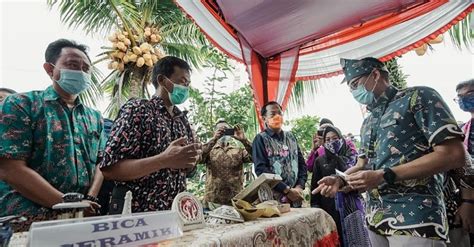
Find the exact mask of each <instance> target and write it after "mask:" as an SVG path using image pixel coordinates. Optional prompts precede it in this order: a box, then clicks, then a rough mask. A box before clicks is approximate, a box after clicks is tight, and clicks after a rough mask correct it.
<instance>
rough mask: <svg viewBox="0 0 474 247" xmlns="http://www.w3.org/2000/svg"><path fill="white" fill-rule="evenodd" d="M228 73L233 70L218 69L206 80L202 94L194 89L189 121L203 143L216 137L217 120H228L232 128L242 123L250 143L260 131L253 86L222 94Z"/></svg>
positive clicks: (191, 95) (191, 97)
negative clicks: (214, 135) (194, 126)
mask: <svg viewBox="0 0 474 247" xmlns="http://www.w3.org/2000/svg"><path fill="white" fill-rule="evenodd" d="M229 72H230V69H227V70H218V69H216V70H214V73H213V75H211V76H210V77H208V78H207V79H206V80H205V83H204V85H205V88H204V90H203V91H199V90H197V89H192V90H191V93H190V97H189V98H190V103H191V105H190V119H191V122H192V123H195V125H196V132H197V135H198V136H199V138H200V140H201V141H203V142H206V141H207V140H209V139H210V138H211V137H212V136H213V134H214V126H215V124H216V122H217V120H218V119H225V120H226V121H227V122H228V123H229V124H230V125H237V124H240V125H241V126H242V127H243V128H244V130H245V133H246V136H247V138H249V140H252V139H253V137H254V136H255V135H256V133H257V131H258V130H259V129H258V128H259V127H258V120H257V115H256V111H255V107H254V104H253V95H252V90H251V88H250V86H249V85H246V86H244V87H241V88H240V89H238V90H235V91H233V92H231V93H229V94H225V93H222V86H223V83H222V82H223V80H224V79H225V78H226V74H227V73H229Z"/></svg>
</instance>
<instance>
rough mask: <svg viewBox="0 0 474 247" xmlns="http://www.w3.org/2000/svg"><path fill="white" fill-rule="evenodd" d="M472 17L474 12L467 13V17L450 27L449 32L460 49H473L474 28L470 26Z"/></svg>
mask: <svg viewBox="0 0 474 247" xmlns="http://www.w3.org/2000/svg"><path fill="white" fill-rule="evenodd" d="M471 18H473V14H472V13H470V14H469V15H467V16H466V18H464V19H463V20H462V21H460V22H459V23H458V24H456V25H454V26H453V27H451V29H449V32H448V33H449V36H450V37H451V40H452V42H453V44H454V45H455V46H456V47H457V48H458V49H460V50H461V49H463V48H466V49H467V50H469V51H471V49H472V41H473V39H474V29H472V28H471V26H470V21H471Z"/></svg>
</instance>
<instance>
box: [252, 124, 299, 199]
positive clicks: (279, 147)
mask: <svg viewBox="0 0 474 247" xmlns="http://www.w3.org/2000/svg"><path fill="white" fill-rule="evenodd" d="M252 160H253V163H254V164H255V173H256V174H257V176H260V174H262V173H272V174H278V175H280V176H281V178H282V182H280V183H279V184H277V185H276V186H275V187H274V188H273V189H274V190H276V191H277V192H279V193H282V192H283V191H284V190H285V188H286V187H287V186H289V187H290V188H294V187H295V186H297V185H299V186H301V188H303V189H304V188H305V184H306V180H307V178H308V174H307V168H306V163H305V160H304V158H303V154H302V153H301V150H300V147H299V146H298V141H297V140H296V137H295V136H294V135H293V133H291V132H289V131H281V132H280V133H276V132H273V131H272V130H271V129H269V128H267V129H265V130H264V131H263V132H260V133H259V134H258V135H257V136H255V139H254V140H253V143H252Z"/></svg>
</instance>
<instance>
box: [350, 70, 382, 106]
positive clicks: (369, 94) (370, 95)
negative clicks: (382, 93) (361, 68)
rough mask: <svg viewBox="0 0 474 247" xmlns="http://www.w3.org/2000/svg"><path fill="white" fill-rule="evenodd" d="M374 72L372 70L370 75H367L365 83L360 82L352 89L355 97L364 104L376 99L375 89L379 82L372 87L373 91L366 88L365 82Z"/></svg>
mask: <svg viewBox="0 0 474 247" xmlns="http://www.w3.org/2000/svg"><path fill="white" fill-rule="evenodd" d="M372 72H373V71H372ZM372 72H370V74H369V76H368V77H367V79H365V82H364V83H363V84H360V85H359V86H357V88H356V89H354V90H352V91H351V93H352V96H353V97H354V99H355V100H357V102H359V103H361V104H363V105H370V104H372V103H373V102H374V101H375V94H374V92H373V91H374V89H375V86H377V82H376V83H375V85H374V88H372V91H369V90H367V88H365V84H366V83H367V80H368V79H369V77H370V76H371V75H372Z"/></svg>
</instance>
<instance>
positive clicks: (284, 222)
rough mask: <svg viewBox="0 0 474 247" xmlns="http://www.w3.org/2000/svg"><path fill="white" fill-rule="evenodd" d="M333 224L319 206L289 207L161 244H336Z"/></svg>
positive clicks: (186, 233)
mask: <svg viewBox="0 0 474 247" xmlns="http://www.w3.org/2000/svg"><path fill="white" fill-rule="evenodd" d="M338 243H339V242H338V235H337V230H336V224H335V223H334V220H333V219H332V218H331V216H330V215H329V214H327V213H326V212H325V211H324V210H322V209H318V208H300V209H291V212H288V213H286V214H283V215H282V216H281V217H275V218H260V219H257V220H253V221H248V222H245V223H240V224H233V225H218V226H212V225H207V227H205V228H203V229H197V230H192V231H189V232H185V233H184V236H182V237H180V238H177V239H173V240H169V241H166V242H162V243H160V244H158V245H155V246H159V247H163V246H239V247H240V246H297V247H304V246H318V247H330V246H338Z"/></svg>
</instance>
